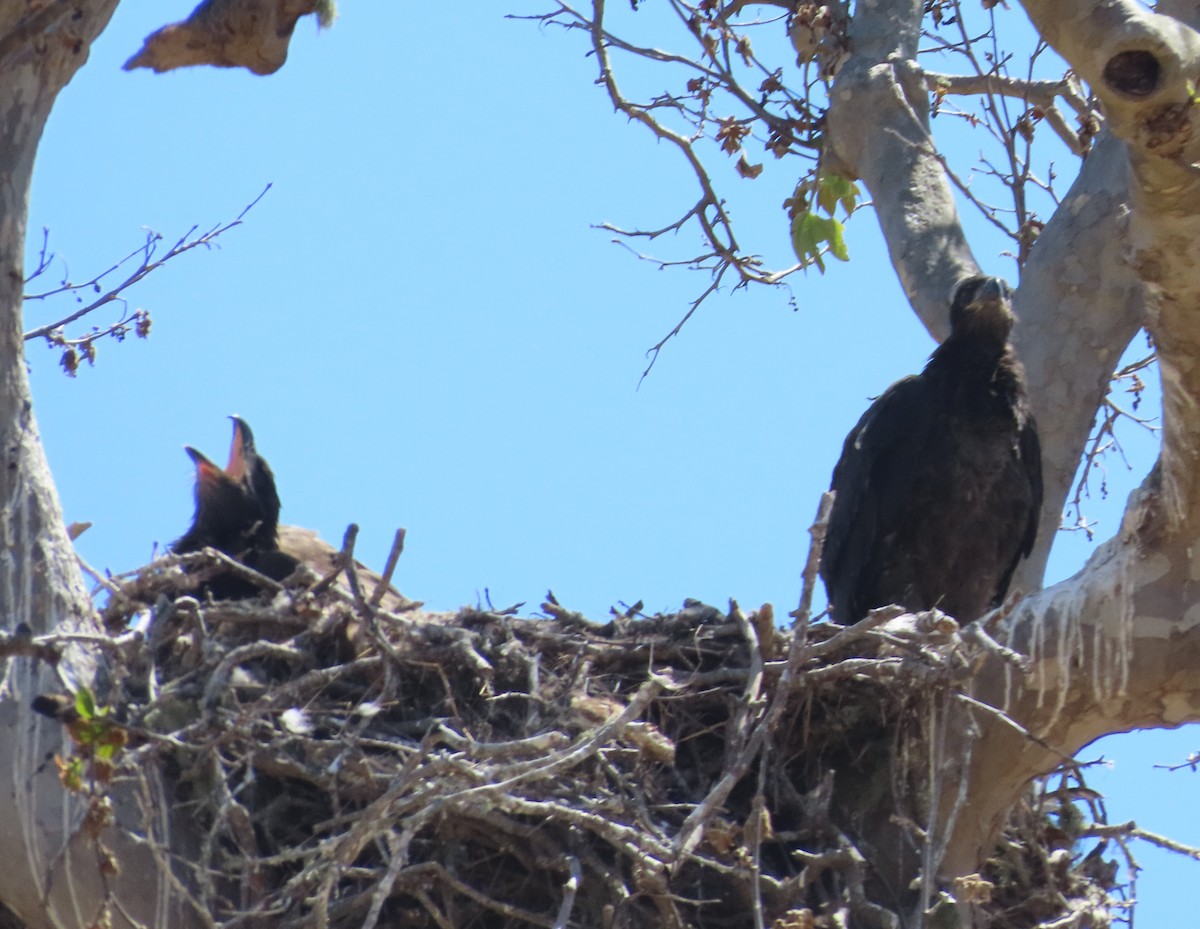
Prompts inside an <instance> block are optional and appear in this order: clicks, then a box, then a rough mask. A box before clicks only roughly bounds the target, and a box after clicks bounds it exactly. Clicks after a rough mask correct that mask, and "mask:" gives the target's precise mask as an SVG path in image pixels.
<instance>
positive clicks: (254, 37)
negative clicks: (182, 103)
mask: <svg viewBox="0 0 1200 929" xmlns="http://www.w3.org/2000/svg"><path fill="white" fill-rule="evenodd" d="M330 9H331V4H330V3H329V0H204V2H203V3H201V4H200V5H199V6H198V7H196V9H194V10H193V11H192V15H191V16H189V17H188V18H187V19H185V20H183V21H182V22H178V23H172V24H171V25H169V26H164V27H163V28H162V29H159V30H158V32H155V33H153V34H152V35H150V36H149V37H147V39H146V43H145V44H144V45H143V46H142V48H141V51H139V52H138V53H137V54H136V55H134V56H133V57H132V58H130V59H129V60H128V61H127V62H125V70H126V71H132V70H133V69H134V68H151V69H152V70H154V71H155V72H158V73H160V74H161V73H162V72H163V71H171V70H173V69H174V68H187V67H192V66H194V65H213V66H214V67H218V68H246V69H247V70H249V71H252V72H253V73H255V74H274V73H275V72H276V71H278V70H279V69H280V68H282V67H283V65H284V62H286V61H287V55H288V45H289V44H290V43H291V40H292V32H293V31H294V30H295V28H296V23H297V22H298V21H299V19H300V17H302V16H308V15H309V14H310V13H317V14H318V15H320V14H322V12H324V13H325V15H328V11H329V10H330Z"/></svg>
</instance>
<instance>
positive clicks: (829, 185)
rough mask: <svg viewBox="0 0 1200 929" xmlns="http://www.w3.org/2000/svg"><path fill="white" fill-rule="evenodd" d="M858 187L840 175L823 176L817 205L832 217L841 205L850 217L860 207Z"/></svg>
mask: <svg viewBox="0 0 1200 929" xmlns="http://www.w3.org/2000/svg"><path fill="white" fill-rule="evenodd" d="M859 193H860V191H859V189H858V185H857V184H855V183H854V181H851V180H849V179H847V178H844V177H842V176H841V175H840V174H826V175H824V176H822V178H821V180H820V183H819V185H818V187H817V204H818V205H819V206H820V207H821V209H823V210H824V211H825V212H826V213H828V214H829V215H830V216H832V215H833V213H834V211H835V210H836V209H837V205H838V204H839V203H840V204H841V205H842V209H843V210H845V211H846V215H847V216H849V215H850V214H851V213H853V212H854V211H855V209H856V208H857V207H858V195H859Z"/></svg>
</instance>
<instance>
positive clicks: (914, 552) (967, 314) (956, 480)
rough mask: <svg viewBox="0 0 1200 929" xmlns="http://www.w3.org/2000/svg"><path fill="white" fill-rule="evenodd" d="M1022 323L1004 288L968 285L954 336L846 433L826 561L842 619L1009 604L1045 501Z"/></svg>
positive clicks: (969, 613)
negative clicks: (879, 610)
mask: <svg viewBox="0 0 1200 929" xmlns="http://www.w3.org/2000/svg"><path fill="white" fill-rule="evenodd" d="M1014 321H1015V317H1014V316H1013V313H1012V307H1011V305H1010V303H1009V291H1008V287H1007V286H1006V285H1005V284H1004V282H1003V281H1001V280H999V279H998V278H994V277H983V276H978V277H971V278H968V279H966V280H964V281H962V282H961V283H960V284H959V285H958V286H957V287H956V288H955V291H954V296H953V299H952V300H951V303H950V337H949V338H947V339H946V341H945V342H943V343H942V344H941V345H940V346H938V347H937V349H935V350H934V352H933V354H932V355H931V356H930V358H929V362H928V363H927V364H926V365H925V370H924V371H923V372H922V373H921V374H916V375H912V376H909V377H906V378H904V379H903V380H900V381H897V382H896V383H895V384H893V385H892V386H891V387H889V388H888V389H887V391H885V392H884V394H883V395H882V396H881V397H879V399H877V400H876V401H875V402H874V403H872V404H871V406H870V408H869V409H868V410H867V411H866V413H864V414H863V416H862V418H861V419H860V420H859V421H858V424H857V425H856V426H855V427H854V428H853V429H852V430H850V434H849V435H848V436H846V442H845V444H844V445H843V447H842V457H841V459H840V460H839V461H838V463H837V466H836V467H835V468H834V469H833V483H832V488H831V489H832V490H834V491H836V493H837V496H836V498H835V499H834V503H833V511H832V512H831V513H830V516H829V529H828V533H827V535H826V539H825V548H824V552H823V555H822V558H821V577H822V578H823V579H824V581H825V589H826V591H827V592H828V594H829V604H830V612H831V614H832V616H833V619H834V621H836V622H839V623H853V622H856V621H858V620H860V619H862V618H863V617H864V616H866V614H867V612H868V611H869V610H872V609H874V608H876V607H880V606H886V605H888V604H892V603H895V604H899V605H900V606H902V607H904V608H906V609H908V610H927V609H931V608H933V607H937V608H938V609H941V610H943V611H944V612H946V613H949V614H950V615H951V616H953V617H954V618H955V619H957V620H959V621H960V622H964V623H965V622H971V621H973V620H975V619H978V618H979V617H980V616H982V615H983V614H984V613H985V612H987V611H988V610H989V609H990V608H992V607H994V606H996V605H998V604H999V603H1000V602H1001V601H1002V600H1003V599H1004V595H1005V593H1006V592H1007V591H1008V585H1009V582H1010V581H1011V580H1012V576H1013V572H1014V571H1015V570H1016V567H1017V563H1018V562H1019V561H1020V560H1021V559H1022V558H1023V557H1025V556H1027V555H1028V554H1029V552H1030V551H1031V550H1032V548H1033V543H1034V540H1035V538H1036V537H1037V528H1038V517H1039V515H1040V512H1041V507H1042V459H1041V449H1040V445H1039V442H1038V434H1037V426H1036V424H1035V423H1034V419H1033V415H1032V413H1031V412H1030V410H1029V402H1028V399H1027V398H1026V396H1025V384H1024V370H1023V368H1022V367H1021V363H1020V362H1019V361H1018V360H1017V357H1016V354H1015V353H1014V351H1013V347H1012V345H1011V344H1009V341H1008V338H1009V333H1010V332H1011V331H1012V326H1013V322H1014Z"/></svg>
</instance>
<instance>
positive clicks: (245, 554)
mask: <svg viewBox="0 0 1200 929" xmlns="http://www.w3.org/2000/svg"><path fill="white" fill-rule="evenodd" d="M230 419H232V420H233V441H232V442H231V444H230V448H229V463H228V464H227V465H226V466H225V467H224V468H222V467H220V466H219V465H216V464H214V463H213V462H212V461H210V460H209V459H208V458H206V457H205V456H204V455H202V454H201V453H200V452H198V451H196V449H194V448H191V447H188V448H187V449H186V451H187V453H188V455H189V456H190V457H191V459H192V461H193V462H194V463H195V465H196V512H195V515H194V516H193V518H192V524H191V526H190V527H188V530H187V532H185V533H184V534H183V535H182V536H181V537H180V538H179V539H178V540H177V541H176V542H175V543H174V544H172V546H171V550H172V551H174V552H176V553H177V554H181V555H182V554H185V553H187V552H197V551H200V550H201V549H203V548H205V547H206V546H207V547H210V548H215V549H217V550H218V551H221V552H224V553H225V554H226V555H229V556H230V557H231V558H233V559H235V560H237V561H240V562H241V563H242V564H244V565H246V566H247V567H249V568H253V569H254V570H256V571H258V572H259V573H260V574H263V575H266V576H267V577H269V578H271V579H272V580H276V581H282V580H284V579H285V578H287V577H289V576H290V575H292V574H293V573H294V572H295V571H296V569H297V568H298V567H299V566H300V565H301V564H303V565H305V566H307V567H308V568H309V570H310V571H312V572H313V573H315V574H316V575H317V576H318V577H324V576H326V575H328V574H334V573H336V572H337V570H338V568H339V563H340V553H339V552H338V550H337V549H336V548H334V547H333V546H332V545H330V544H329V543H328V542H326V541H325V540H324V539H322V538H321V537H320V536H319V535H317V533H316V532H314V531H313V530H312V529H303V528H301V527H299V526H287V525H280V523H279V511H280V502H279V493H278V491H277V490H276V489H275V475H274V474H273V473H272V471H271V468H270V466H269V465H268V464H267V462H266V459H265V458H263V457H262V456H261V455H260V454H258V449H257V447H256V446H255V444H254V433H252V432H251V431H250V425H249V424H248V423H247V422H246V421H245V420H244V419H242V418H240V417H238V416H231V417H230ZM355 567H356V570H357V571H358V574H359V575H360V577H361V578H362V581H363V584H364V585H366V587H367V593H368V594H370V593H371V592H372V591H374V590H375V588H376V586H377V585H378V584H379V583H380V581H381V578H380V576H379V575H378V574H376V573H375V572H374V571H371V570H369V569H368V568H365V567H363V566H362V565H360V564H358V562H355ZM338 586H341V584H340V582H339V585H338ZM205 589H206V590H207V591H208V593H209V594H211V595H212V597H213V598H214V599H216V600H238V599H244V598H248V597H254V596H257V595H259V594H260V593H261V592H262V591H261V589H260V588H259V587H257V586H256V585H254V584H253V583H251V582H250V581H248V580H245V579H243V578H241V577H239V576H237V575H236V574H234V573H232V572H223V573H220V574H217V575H216V576H215V577H213V578H212V580H210V581H209V582H208V583H207V584H206V585H205ZM379 605H380V606H382V607H383V608H384V609H387V610H393V611H394V610H408V609H414V608H416V607H419V606H420V605H421V604H419V603H414V601H412V600H409V599H408V598H407V597H405V596H404V595H403V594H401V593H400V592H399V591H397V590H396V589H395V588H394V587H391V586H390V585H389V586H387V587H385V588H384V592H383V594H382V596H381V597H380V600H379Z"/></svg>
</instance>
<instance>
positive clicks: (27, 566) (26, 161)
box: [0, 0, 186, 929]
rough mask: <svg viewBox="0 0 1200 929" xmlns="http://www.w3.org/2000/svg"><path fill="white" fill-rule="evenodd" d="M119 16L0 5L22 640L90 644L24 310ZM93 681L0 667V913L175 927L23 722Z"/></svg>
mask: <svg viewBox="0 0 1200 929" xmlns="http://www.w3.org/2000/svg"><path fill="white" fill-rule="evenodd" d="M116 5H117V0H91V2H83V3H79V2H76V3H65V2H61V0H50V2H46V3H41V4H39V3H30V2H9V3H4V4H0V461H2V463H3V465H2V467H0V501H3V509H2V511H0V536H2V537H3V550H2V551H0V631H2V632H6V633H9V634H13V633H16V634H18V636H19V637H23V636H25V635H34V636H36V635H42V634H45V633H49V632H58V633H64V632H65V633H70V632H80V633H87V632H94V631H96V625H95V623H96V619H95V614H94V610H93V609H92V606H91V602H90V599H89V597H88V595H87V592H86V589H85V587H84V584H83V581H82V578H81V576H80V572H79V567H78V565H77V563H76V561H75V556H74V551H73V549H72V547H71V542H70V540H69V539H68V537H67V533H66V529H65V527H64V524H63V519H62V514H61V511H60V509H59V503H58V497H57V495H56V493H55V489H54V482H53V480H52V478H51V475H50V471H49V468H48V466H47V464H46V458H45V455H44V454H43V450H42V444H41V441H40V439H39V436H38V430H37V422H36V420H35V418H34V415H33V405H32V401H31V398H30V393H29V382H28V379H27V377H26V370H25V363H24V344H23V340H22V325H21V305H22V294H23V283H24V245H25V224H26V216H27V212H28V205H29V188H30V177H31V173H32V169H33V163H34V156H35V155H36V153H37V146H38V140H39V139H40V138H41V135H42V129H43V127H44V126H45V124H46V118H47V117H48V116H49V114H50V110H51V107H52V106H53V104H54V101H55V98H56V97H57V95H58V93H59V91H60V90H62V88H63V87H64V86H65V85H66V84H67V82H68V81H70V80H71V78H72V76H73V75H74V74H75V72H76V71H78V70H79V68H80V67H81V66H82V65H83V63H84V62H85V61H86V60H87V56H88V49H89V47H90V45H91V43H92V41H93V40H94V39H95V37H96V36H97V35H98V34H99V33H100V31H101V30H102V29H103V28H104V26H105V25H106V24H107V22H108V20H109V18H110V17H111V16H112V13H113V10H114V9H115V8H116ZM98 670H100V669H99V668H97V667H96V666H95V664H94V662H93V661H92V660H91V658H90V656H89V655H88V653H87V652H86V651H84V650H78V651H68V652H67V653H65V654H64V655H63V658H62V660H61V661H60V662H59V663H58V667H57V669H53V668H51V666H50V665H48V664H46V663H42V662H36V661H30V660H26V659H23V658H10V659H8V660H0V759H3V764H2V765H0V836H2V840H0V903H3V904H4V905H5V906H6V907H7V908H8V909H9V910H12V911H13V912H15V913H16V914H17V915H18V917H19V918H20V919H21V920H23V921H24V923H25V924H26V925H27V926H29V927H31V929H33V927H42V926H46V927H51V926H72V927H75V926H85V925H91V924H93V923H94V922H95V921H96V920H97V919H98V918H99V917H100V916H101V914H102V911H103V910H104V909H108V910H109V911H110V912H111V913H113V918H114V925H127V924H128V923H127V922H125V921H124V918H123V917H122V916H120V915H117V914H120V913H122V912H124V913H125V914H127V915H128V916H129V917H132V918H136V919H138V920H141V921H142V922H143V923H144V924H145V925H158V926H166V925H173V926H174V925H185V924H186V923H184V922H182V921H181V920H180V919H178V918H177V914H172V912H171V910H169V909H168V908H167V900H168V898H167V888H166V886H165V882H164V881H163V880H162V879H161V877H160V876H159V874H158V872H157V870H156V869H154V867H153V861H152V859H151V857H150V856H149V855H148V853H147V852H146V850H145V849H144V848H140V847H135V846H132V845H130V844H129V843H128V842H126V841H123V840H122V839H121V837H120V836H119V835H118V836H115V837H114V838H113V840H112V842H111V848H112V851H113V852H114V853H115V854H116V855H117V856H118V857H119V858H120V859H121V868H122V872H121V873H120V874H112V875H109V876H108V877H107V878H104V877H102V873H103V871H104V868H103V867H102V862H101V860H100V856H99V855H98V853H97V850H96V848H95V847H94V846H93V845H91V844H90V843H89V842H88V841H87V839H86V837H85V835H84V832H83V831H82V830H81V828H80V825H81V821H82V819H83V816H84V812H85V808H86V805H85V803H84V802H83V801H82V800H79V799H76V798H75V797H73V796H72V795H70V794H68V793H67V792H65V791H64V790H63V788H62V786H61V784H60V783H59V780H58V771H57V768H56V766H55V763H54V760H53V755H54V754H55V753H56V752H58V751H61V750H62V741H63V739H62V731H63V730H62V727H61V726H59V725H58V724H57V723H54V722H51V721H49V720H47V719H44V718H43V717H40V716H37V715H34V714H33V713H32V712H31V710H30V701H31V699H32V698H33V697H34V696H35V695H36V694H38V693H42V692H47V691H49V692H62V690H63V689H64V683H65V682H70V683H71V684H73V685H74V684H84V685H88V686H96V685H97V683H98V681H97V672H98ZM99 683H102V681H100V682H99ZM113 800H114V802H115V812H116V815H117V816H118V817H120V816H127V815H128V814H129V812H130V811H129V810H126V809H124V808H123V806H122V802H121V798H120V797H115V798H113ZM105 901H107V902H105Z"/></svg>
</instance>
